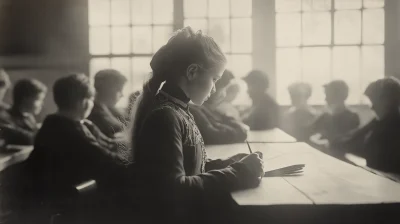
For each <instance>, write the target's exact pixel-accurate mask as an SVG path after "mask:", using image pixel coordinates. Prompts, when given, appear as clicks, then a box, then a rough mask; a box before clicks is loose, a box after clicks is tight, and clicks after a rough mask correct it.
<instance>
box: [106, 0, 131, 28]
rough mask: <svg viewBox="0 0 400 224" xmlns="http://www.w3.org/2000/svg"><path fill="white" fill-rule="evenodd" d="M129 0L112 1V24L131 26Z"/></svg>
mask: <svg viewBox="0 0 400 224" xmlns="http://www.w3.org/2000/svg"><path fill="white" fill-rule="evenodd" d="M129 7H130V4H129V0H119V1H111V24H112V25H128V24H129V20H130V17H129V13H130V12H129Z"/></svg>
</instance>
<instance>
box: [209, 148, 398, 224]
mask: <svg viewBox="0 0 400 224" xmlns="http://www.w3.org/2000/svg"><path fill="white" fill-rule="evenodd" d="M250 145H251V147H252V149H253V151H261V152H263V154H264V162H265V163H264V166H265V171H268V170H272V169H276V168H281V167H284V166H288V165H294V164H306V167H305V169H304V174H303V175H301V176H295V177H266V178H263V179H262V182H261V184H260V186H259V187H257V188H255V189H248V190H242V191H237V192H233V193H232V198H233V199H234V201H235V202H236V203H237V204H238V205H239V208H240V210H241V211H244V214H246V215H245V216H246V218H249V219H252V220H251V222H252V223H258V222H260V223H266V222H267V221H268V220H269V221H270V222H271V220H273V221H272V222H271V223H276V222H278V223H280V222H284V223H312V222H315V223H359V221H360V220H363V222H364V221H365V220H366V222H364V223H369V221H370V222H371V223H382V221H383V220H382V219H381V218H379V217H380V216H381V215H383V217H386V218H387V217H392V216H396V217H397V213H398V211H399V208H400V184H398V183H396V182H394V181H392V180H389V179H387V178H385V177H383V176H380V175H375V174H373V173H371V172H368V171H366V170H364V169H362V168H360V167H357V166H354V165H351V164H348V163H346V162H343V161H341V160H338V159H336V158H333V157H331V156H329V155H326V154H324V153H322V152H320V151H318V150H316V149H314V148H312V147H311V146H309V145H307V144H305V143H290V144H289V143H251V144H250ZM245 151H246V146H245V145H239V144H237V145H231V146H220V147H217V146H214V147H211V148H209V153H208V155H209V156H210V158H216V157H213V156H219V157H228V156H231V155H232V154H234V153H237V152H245ZM223 152H225V153H226V154H223ZM230 152H232V154H230ZM378 214H379V215H378ZM255 217H256V218H255ZM253 219H254V220H253ZM274 221H276V222H274ZM394 223H400V222H397V221H396V222H394Z"/></svg>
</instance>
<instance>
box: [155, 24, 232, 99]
mask: <svg viewBox="0 0 400 224" xmlns="http://www.w3.org/2000/svg"><path fill="white" fill-rule="evenodd" d="M225 64H226V58H225V56H224V54H223V53H222V51H221V49H220V48H219V46H218V45H217V44H216V43H215V41H214V40H213V38H211V37H209V36H207V35H204V34H202V33H201V31H198V32H196V33H195V32H194V31H193V30H192V29H191V28H190V27H185V28H183V29H181V30H178V31H177V32H176V33H175V34H174V35H173V36H172V37H171V38H170V39H169V41H168V42H167V44H166V45H164V46H162V47H161V48H160V49H159V50H158V51H157V52H156V53H155V55H154V56H153V58H152V60H151V62H150V66H151V68H152V70H153V76H152V78H151V79H150V80H149V87H150V90H151V91H152V94H153V95H154V94H155V92H156V91H157V90H158V88H159V87H160V84H161V83H162V82H164V81H166V82H167V83H175V84H177V85H178V86H180V87H181V88H182V89H183V91H184V92H185V93H186V95H187V96H188V97H189V98H190V99H191V100H192V102H193V103H195V104H198V105H201V104H203V102H204V101H205V100H206V99H207V98H208V97H210V95H211V93H212V92H215V83H216V81H217V80H218V79H219V78H220V77H221V76H222V73H223V71H224V70H225Z"/></svg>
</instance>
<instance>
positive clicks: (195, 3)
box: [183, 0, 207, 18]
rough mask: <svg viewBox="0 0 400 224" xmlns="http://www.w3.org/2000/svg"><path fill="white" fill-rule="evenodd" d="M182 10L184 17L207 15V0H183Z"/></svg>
mask: <svg viewBox="0 0 400 224" xmlns="http://www.w3.org/2000/svg"><path fill="white" fill-rule="evenodd" d="M183 12H184V15H185V18H196V17H197V18H199V17H206V16H207V0H185V1H184V8H183Z"/></svg>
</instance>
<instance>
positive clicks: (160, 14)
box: [153, 0, 174, 24]
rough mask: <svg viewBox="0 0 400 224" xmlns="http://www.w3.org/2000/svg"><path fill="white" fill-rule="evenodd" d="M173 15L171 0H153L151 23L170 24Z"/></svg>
mask: <svg viewBox="0 0 400 224" xmlns="http://www.w3.org/2000/svg"><path fill="white" fill-rule="evenodd" d="M173 17H174V2H173V0H153V23H154V24H172V21H173V19H174V18H173Z"/></svg>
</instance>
